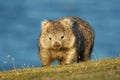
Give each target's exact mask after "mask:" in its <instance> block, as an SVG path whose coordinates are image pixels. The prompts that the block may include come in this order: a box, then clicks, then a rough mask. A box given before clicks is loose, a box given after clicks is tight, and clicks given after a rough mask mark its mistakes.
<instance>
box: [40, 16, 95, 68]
mask: <svg viewBox="0 0 120 80" xmlns="http://www.w3.org/2000/svg"><path fill="white" fill-rule="evenodd" d="M93 45H94V31H93V29H92V28H91V27H90V25H89V24H88V23H87V22H86V21H84V20H82V19H80V18H78V17H63V18H60V19H57V20H45V21H42V22H41V33H40V37H39V41H38V46H39V57H40V60H41V62H42V66H49V65H50V64H51V62H52V61H54V60H58V63H59V64H71V63H74V62H80V61H87V60H89V59H90V55H91V52H92V50H93Z"/></svg>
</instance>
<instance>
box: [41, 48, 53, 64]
mask: <svg viewBox="0 0 120 80" xmlns="http://www.w3.org/2000/svg"><path fill="white" fill-rule="evenodd" d="M39 56H40V60H41V62H42V66H49V65H50V63H51V59H50V53H49V52H48V51H46V50H41V51H40V53H39Z"/></svg>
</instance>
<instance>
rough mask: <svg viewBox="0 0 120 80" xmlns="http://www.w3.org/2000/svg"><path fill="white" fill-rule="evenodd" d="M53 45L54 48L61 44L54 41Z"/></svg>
mask: <svg viewBox="0 0 120 80" xmlns="http://www.w3.org/2000/svg"><path fill="white" fill-rule="evenodd" d="M53 46H54V47H55V48H59V47H60V46H61V45H60V43H58V42H55V43H54V45H53Z"/></svg>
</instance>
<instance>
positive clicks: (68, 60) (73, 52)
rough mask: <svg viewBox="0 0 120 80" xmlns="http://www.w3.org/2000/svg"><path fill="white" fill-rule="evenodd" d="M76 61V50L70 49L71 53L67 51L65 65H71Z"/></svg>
mask: <svg viewBox="0 0 120 80" xmlns="http://www.w3.org/2000/svg"><path fill="white" fill-rule="evenodd" d="M75 60H76V49H75V48H73V49H70V50H69V51H66V55H65V56H64V57H63V61H62V63H63V64H71V63H73V62H75Z"/></svg>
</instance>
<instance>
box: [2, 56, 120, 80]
mask: <svg viewBox="0 0 120 80" xmlns="http://www.w3.org/2000/svg"><path fill="white" fill-rule="evenodd" d="M0 80H120V58H115V59H102V60H97V61H88V62H81V63H79V64H71V65H58V66H51V67H39V68H26V69H18V70H12V71H3V72H0Z"/></svg>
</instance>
